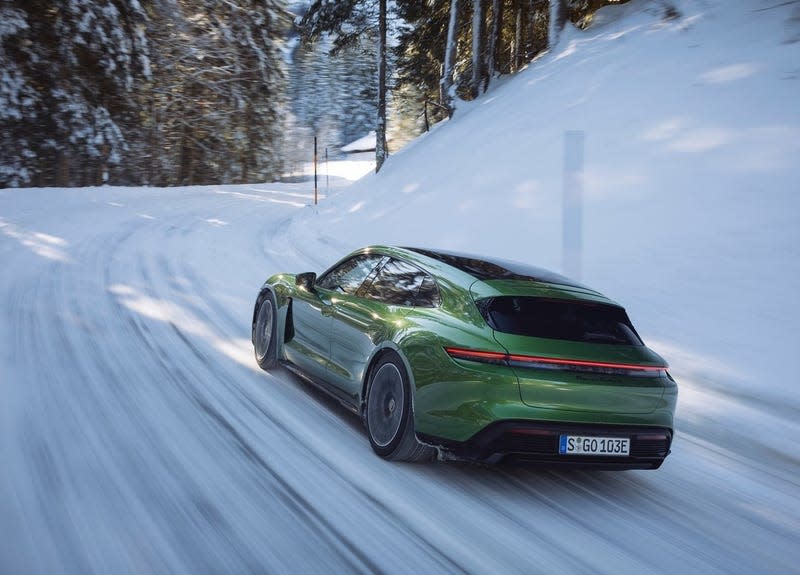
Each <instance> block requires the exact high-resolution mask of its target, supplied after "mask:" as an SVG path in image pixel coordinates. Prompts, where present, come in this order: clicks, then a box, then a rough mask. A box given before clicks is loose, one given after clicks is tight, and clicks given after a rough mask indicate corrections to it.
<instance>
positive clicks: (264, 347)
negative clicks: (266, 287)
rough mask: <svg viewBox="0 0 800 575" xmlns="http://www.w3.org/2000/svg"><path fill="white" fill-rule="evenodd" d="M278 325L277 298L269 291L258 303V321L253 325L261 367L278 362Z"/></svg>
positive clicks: (254, 341)
mask: <svg viewBox="0 0 800 575" xmlns="http://www.w3.org/2000/svg"><path fill="white" fill-rule="evenodd" d="M277 325H278V318H277V314H276V307H275V298H273V297H272V294H271V293H270V292H267V293H266V294H265V295H264V296H263V297H262V298H261V301H260V302H259V304H258V311H257V312H256V323H255V326H254V327H253V347H254V348H255V354H256V363H258V366H259V367H260V368H261V369H271V368H273V367H275V366H276V365H277V364H278V356H277V353H276V348H277V344H278V342H277V339H278V338H277V331H278V330H277Z"/></svg>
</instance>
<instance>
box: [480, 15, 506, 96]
mask: <svg viewBox="0 0 800 575" xmlns="http://www.w3.org/2000/svg"><path fill="white" fill-rule="evenodd" d="M502 10H503V3H502V2H500V0H492V30H491V32H489V46H487V48H486V78H485V79H484V81H483V91H484V92H486V90H488V89H489V82H491V81H492V78H493V77H494V72H495V70H494V68H495V62H496V59H495V51H496V50H497V48H498V45H499V43H500V38H499V36H500V29H501V26H500V22H501V21H502V18H503V13H502Z"/></svg>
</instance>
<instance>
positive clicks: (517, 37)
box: [511, 0, 522, 72]
mask: <svg viewBox="0 0 800 575" xmlns="http://www.w3.org/2000/svg"><path fill="white" fill-rule="evenodd" d="M514 5H515V6H514V12H515V13H514V18H515V19H516V22H515V25H514V50H513V51H512V53H511V70H512V72H516V71H517V70H519V68H520V60H521V58H522V56H521V52H520V47H521V45H522V6H521V5H520V2H519V0H518V1H517V2H515V3H514Z"/></svg>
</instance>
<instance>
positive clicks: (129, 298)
mask: <svg viewBox="0 0 800 575" xmlns="http://www.w3.org/2000/svg"><path fill="white" fill-rule="evenodd" d="M108 291H109V292H111V293H113V294H114V295H116V296H117V300H118V301H119V303H120V304H122V305H123V306H124V307H126V308H128V309H129V310H131V311H133V312H136V313H138V314H140V315H142V316H144V317H147V318H150V319H154V320H157V321H161V322H164V323H168V324H170V325H172V326H173V327H175V329H177V330H179V331H180V332H183V333H186V334H189V335H192V336H193V337H195V338H202V339H204V340H205V341H206V342H208V344H209V345H211V347H213V348H214V349H216V350H217V351H218V352H220V353H222V354H223V355H225V356H227V357H228V358H229V359H231V360H233V361H235V362H236V363H238V364H240V365H242V366H244V367H246V368H248V369H250V370H253V371H259V369H258V366H256V365H255V364H254V363H253V361H252V359H253V356H252V352H251V349H252V348H251V345H252V344H251V342H250V341H249V340H247V339H244V338H236V339H225V338H221V337H218V336H217V335H216V334H215V333H214V332H213V331H212V330H211V328H209V326H208V325H207V324H206V323H205V322H203V321H201V320H199V319H198V318H197V317H195V315H194V314H192V313H191V312H190V311H188V310H187V309H186V308H184V307H182V306H180V305H178V304H175V303H173V302H169V301H165V300H161V299H156V298H152V297H149V296H146V295H142V294H140V293H139V292H138V291H136V289H134V288H133V287H131V286H128V285H123V284H114V285H112V286H110V287H109V288H108Z"/></svg>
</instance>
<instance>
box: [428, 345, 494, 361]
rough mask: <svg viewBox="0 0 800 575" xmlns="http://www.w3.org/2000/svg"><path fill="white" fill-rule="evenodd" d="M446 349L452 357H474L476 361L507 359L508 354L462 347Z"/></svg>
mask: <svg viewBox="0 0 800 575" xmlns="http://www.w3.org/2000/svg"><path fill="white" fill-rule="evenodd" d="M444 350H445V351H446V352H447V353H448V355H450V356H451V357H455V358H457V359H472V360H475V361H484V360H487V359H488V360H494V361H507V360H508V354H507V353H501V352H499V351H478V350H477V349H463V348H460V347H446V348H444Z"/></svg>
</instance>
